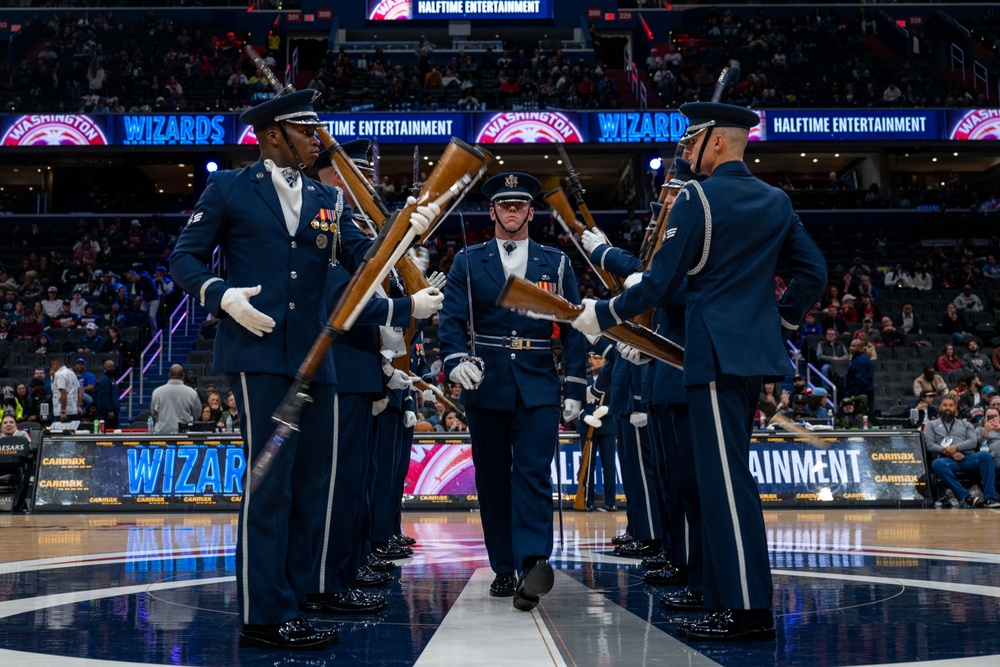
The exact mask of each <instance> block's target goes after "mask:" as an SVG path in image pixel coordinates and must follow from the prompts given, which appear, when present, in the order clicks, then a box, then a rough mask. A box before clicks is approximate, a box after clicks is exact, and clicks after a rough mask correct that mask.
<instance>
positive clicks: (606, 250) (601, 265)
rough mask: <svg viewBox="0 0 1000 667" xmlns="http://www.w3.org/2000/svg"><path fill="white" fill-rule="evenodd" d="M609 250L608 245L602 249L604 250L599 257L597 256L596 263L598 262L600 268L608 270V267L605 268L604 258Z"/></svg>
mask: <svg viewBox="0 0 1000 667" xmlns="http://www.w3.org/2000/svg"><path fill="white" fill-rule="evenodd" d="M609 250H611V246H608V247H607V248H605V249H604V251H603V252H601V256H600V257H599V258H598V260H597V264H598V265H599V266H600V267H601V268H602V269H603V270H605V271H607V270H608V268H607V267H606V266H604V258H605V257H607V256H608V251H609Z"/></svg>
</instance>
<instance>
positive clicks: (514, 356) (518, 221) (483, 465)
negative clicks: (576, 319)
mask: <svg viewBox="0 0 1000 667" xmlns="http://www.w3.org/2000/svg"><path fill="white" fill-rule="evenodd" d="M540 191H541V184H540V183H539V182H538V181H537V180H536V179H535V178H534V177H532V176H529V175H528V174H523V173H517V172H513V173H507V174H500V175H498V176H494V177H493V178H491V179H489V180H488V181H487V182H486V183H485V184H484V185H483V193H484V194H485V195H486V196H487V198H489V200H490V202H491V207H490V217H491V219H492V220H493V221H494V223H495V229H496V239H495V240H492V241H487V242H486V243H480V244H477V245H473V246H470V247H469V248H466V249H464V250H462V251H461V252H459V253H458V254H457V255H456V256H455V261H454V263H453V264H452V267H451V270H450V272H449V274H448V284H447V286H446V287H445V301H444V308H443V309H442V311H441V315H440V325H439V327H438V336H439V338H440V341H441V354H442V357H443V359H444V364H445V373H446V375H447V377H448V378H449V379H450V380H451V381H453V382H458V383H460V384H461V385H462V387H463V388H464V391H463V393H462V403H463V404H464V405H465V408H466V415H467V416H468V420H469V432H470V434H471V438H472V458H473V462H474V464H475V467H476V487H477V489H478V492H479V505H480V512H481V516H482V521H483V533H484V537H485V540H486V550H487V552H488V553H489V557H490V565H491V566H492V568H493V571H494V572H495V573H496V574H497V577H496V579H495V580H494V582H493V585H492V586H491V589H490V593H491V594H492V595H494V596H508V595H513V596H514V606H515V607H516V608H518V609H521V610H525V611H527V610H530V609H533V608H534V607H535V606H536V605H537V604H538V600H539V597H540V596H541V595H543V594H545V593H547V592H548V591H549V590H550V589H551V587H552V582H553V572H552V567H551V566H550V565H549V563H548V557H549V555H550V554H551V552H552V481H551V476H550V475H551V473H550V470H551V463H552V457H553V455H554V453H555V451H556V443H557V437H558V433H557V431H558V428H559V413H560V389H562V387H560V382H559V376H558V375H557V373H556V368H555V362H554V360H553V357H552V338H553V333H554V325H553V323H552V322H549V321H545V320H537V319H533V318H530V317H528V316H526V315H524V314H521V313H518V312H515V311H512V310H509V309H506V308H500V307H498V306H497V305H496V300H497V297H498V296H499V294H500V290H501V289H502V288H503V285H504V283H505V282H506V278H507V276H508V275H519V276H523V277H524V278H525V279H527V280H529V281H531V282H533V283H536V284H538V285H540V286H542V287H543V288H545V289H548V290H551V291H553V292H556V293H558V294H560V295H562V296H564V297H565V298H566V299H568V300H570V301H571V302H573V303H579V299H580V296H579V287H578V285H577V281H576V276H575V275H574V273H573V269H572V267H571V265H570V261H569V258H568V257H567V256H566V254H565V253H563V252H562V251H560V250H557V249H555V248H549V247H547V246H542V245H539V244H537V243H535V242H534V241H532V240H530V239H529V238H528V229H527V225H528V223H529V222H530V221H531V219H532V218H533V217H534V208H532V206H531V201H532V200H533V199H534V198H535V197H536V196H538V194H539V193H540ZM470 293H471V304H470V302H469V301H470V299H469V295H470ZM470 310H471V311H472V312H471V316H470ZM467 327H469V328H472V329H474V332H473V336H474V340H473V345H472V348H471V351H472V352H474V354H477V355H479V357H481V358H482V364H483V367H480V366H478V365H477V364H476V363H475V362H474V361H471V360H470V359H469V356H470V345H469V341H468V340H467V337H466V329H467ZM559 336H560V338H561V339H562V343H563V358H564V359H565V361H566V384H565V402H564V404H563V406H562V407H563V409H562V416H563V418H564V419H566V420H567V421H572V420H573V419H576V418H577V417H579V415H580V407H581V400H582V399H583V396H584V392H585V391H586V388H587V385H586V379H585V378H584V363H585V360H586V352H585V350H586V345H587V343H586V340H585V338H584V337H583V336H582V335H580V334H578V333H577V332H576V331H573V330H572V328H571V327H568V326H563V327H559ZM480 382H481V383H482V384H480ZM516 572H519V573H520V574H521V576H520V578H519V579H518V580H517V583H516V584H515V573H516Z"/></svg>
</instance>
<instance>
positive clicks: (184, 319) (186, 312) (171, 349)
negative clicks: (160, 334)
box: [167, 294, 191, 359]
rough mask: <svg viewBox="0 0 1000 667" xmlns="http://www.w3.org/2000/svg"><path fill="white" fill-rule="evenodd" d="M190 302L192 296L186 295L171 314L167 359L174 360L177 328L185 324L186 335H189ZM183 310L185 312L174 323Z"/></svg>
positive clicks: (168, 329) (168, 328) (168, 325)
mask: <svg viewBox="0 0 1000 667" xmlns="http://www.w3.org/2000/svg"><path fill="white" fill-rule="evenodd" d="M190 300H191V295H190V294H185V295H184V298H183V299H181V302H180V303H178V304H177V307H176V308H174V312H172V313H170V319H169V321H168V322H167V359H173V358H174V332H175V331H177V328H178V327H179V326H180V325H181V323H184V334H185V335H187V332H188V328H187V321H188V319H189V317H188V316H189V315H190V314H191V309H190V307H189V304H188V301H190ZM182 309H183V310H184V312H183V313H182V314H181V316H180V318H179V319H178V320H177V322H176V323H174V318H175V317H177V313H178V312H180V311H181V310H182Z"/></svg>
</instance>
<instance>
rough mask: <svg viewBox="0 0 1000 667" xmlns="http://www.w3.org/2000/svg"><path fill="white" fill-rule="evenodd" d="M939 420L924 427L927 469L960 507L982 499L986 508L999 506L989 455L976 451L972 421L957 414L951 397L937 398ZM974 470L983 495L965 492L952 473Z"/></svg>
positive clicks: (971, 505) (991, 458)
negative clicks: (955, 499)
mask: <svg viewBox="0 0 1000 667" xmlns="http://www.w3.org/2000/svg"><path fill="white" fill-rule="evenodd" d="M939 410H940V412H941V418H940V419H934V420H932V421H930V422H929V423H928V424H927V427H926V428H925V429H924V442H925V444H926V446H927V451H928V453H929V454H930V455H931V456H934V455H935V454H936V455H937V457H936V458H934V459H933V460H932V461H931V469H932V470H933V471H934V474H935V475H937V477H938V479H940V480H941V481H942V482H943V483H944V485H945V486H947V487H948V488H949V489H951V491H952V493H954V494H955V498H957V499H958V500H959V502H960V503H961V504H962V506H963V507H969V508H972V507H976V506H978V505H979V504H981V503H982V502H983V501H985V502H986V507H988V508H990V509H996V508H1000V502H998V501H997V491H996V482H995V471H994V467H993V456H992V455H991V454H990V453H989V452H980V451H976V446H977V443H978V441H979V438H978V434H977V433H976V430H975V428H973V426H972V424H970V423H969V422H967V421H966V420H964V419H961V418H960V417H958V406H957V405H956V404H955V401H954V400H953V399H951V398H944V399H942V400H941V406H940V408H939ZM959 471H961V472H978V473H979V475H980V478H981V481H982V489H983V498H982V499H980V498H977V497H975V496H973V495H972V494H970V493H969V491H968V490H966V488H965V487H964V486H962V484H961V482H959V481H958V479H957V478H956V477H955V473H956V472H959Z"/></svg>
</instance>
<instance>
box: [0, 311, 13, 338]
mask: <svg viewBox="0 0 1000 667" xmlns="http://www.w3.org/2000/svg"><path fill="white" fill-rule="evenodd" d="M4 340H14V326H13V325H12V324H11V323H10V315H8V314H7V313H0V341H4Z"/></svg>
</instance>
